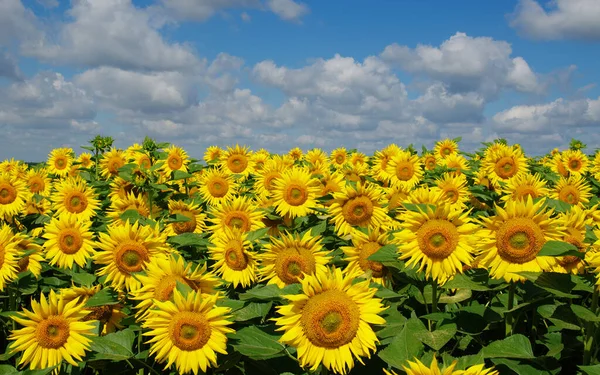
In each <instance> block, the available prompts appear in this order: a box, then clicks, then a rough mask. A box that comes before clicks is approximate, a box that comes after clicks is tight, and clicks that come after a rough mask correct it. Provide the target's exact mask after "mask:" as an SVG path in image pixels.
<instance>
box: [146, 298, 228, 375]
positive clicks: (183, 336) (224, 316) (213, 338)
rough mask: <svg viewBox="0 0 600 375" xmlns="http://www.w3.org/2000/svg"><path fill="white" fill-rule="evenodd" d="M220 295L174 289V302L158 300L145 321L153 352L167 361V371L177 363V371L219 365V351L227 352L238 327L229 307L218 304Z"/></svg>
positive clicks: (198, 369)
mask: <svg viewBox="0 0 600 375" xmlns="http://www.w3.org/2000/svg"><path fill="white" fill-rule="evenodd" d="M217 298H218V296H216V295H215V296H203V295H201V294H200V293H197V292H195V291H192V292H189V293H188V294H187V295H182V294H181V293H180V292H179V291H178V290H174V291H173V301H165V302H161V301H158V300H156V301H155V305H156V308H155V309H153V310H150V313H149V316H148V318H147V319H146V321H145V322H144V324H143V326H142V327H143V328H145V329H147V330H148V331H147V332H144V336H148V337H150V340H148V341H147V343H148V344H151V346H150V355H154V356H156V360H157V361H158V362H159V363H163V362H167V364H166V366H165V370H166V369H168V368H169V367H171V366H172V365H173V364H175V367H176V368H177V372H179V373H180V374H185V373H188V372H193V373H194V374H198V373H199V371H200V370H202V372H203V373H206V370H207V369H208V368H209V367H216V366H217V355H216V353H221V354H227V351H226V350H227V336H226V334H228V333H233V332H234V330H233V329H231V328H229V327H227V326H228V325H230V324H233V322H232V321H231V320H230V318H231V317H230V316H229V315H228V314H229V312H230V311H231V309H230V308H229V307H217V306H216V302H217Z"/></svg>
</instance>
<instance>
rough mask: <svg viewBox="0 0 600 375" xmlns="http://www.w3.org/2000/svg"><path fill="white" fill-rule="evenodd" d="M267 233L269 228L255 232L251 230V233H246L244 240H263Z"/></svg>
mask: <svg viewBox="0 0 600 375" xmlns="http://www.w3.org/2000/svg"><path fill="white" fill-rule="evenodd" d="M268 231H269V228H260V229H257V230H253V231H251V232H248V234H247V235H246V239H247V240H248V241H250V242H252V241H255V240H259V239H262V238H265V237H266V235H267V232H268Z"/></svg>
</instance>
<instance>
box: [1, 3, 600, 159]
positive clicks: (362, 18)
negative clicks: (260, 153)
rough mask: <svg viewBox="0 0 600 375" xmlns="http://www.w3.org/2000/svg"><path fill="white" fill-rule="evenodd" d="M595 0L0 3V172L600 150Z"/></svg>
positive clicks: (599, 33)
mask: <svg viewBox="0 0 600 375" xmlns="http://www.w3.org/2000/svg"><path fill="white" fill-rule="evenodd" d="M599 19H600V0H553V1H546V0H537V1H536V0H503V1H481V0H461V1H447V0H435V1H434V0H430V1H421V0H373V1H363V0H327V1H323V0H304V2H300V1H297V0H70V1H69V0H0V131H1V133H0V134H1V135H2V136H1V137H0V159H5V158H11V157H15V158H19V159H24V160H27V161H38V160H43V159H45V158H46V155H47V154H48V152H49V150H50V149H52V148H55V147H61V146H69V147H73V148H74V149H75V150H76V152H78V153H79V152H81V151H82V150H81V149H80V148H79V146H80V145H83V144H85V143H86V141H87V140H88V139H90V138H92V137H93V136H94V135H96V134H103V135H111V136H113V137H114V138H115V139H116V140H117V141H116V145H117V146H119V147H126V146H128V145H130V144H131V143H133V142H140V141H141V140H142V139H143V138H144V136H145V135H149V136H151V137H154V138H155V139H157V140H160V141H166V142H171V143H174V144H177V145H180V146H182V147H184V148H185V149H186V150H188V151H189V153H190V154H191V155H192V156H195V157H199V156H201V155H202V153H203V151H204V149H205V147H207V146H209V145H212V144H217V145H221V146H225V145H232V144H235V143H240V144H246V145H248V146H251V147H252V148H259V147H265V148H267V149H268V150H270V151H273V152H284V151H287V150H289V149H290V148H291V147H294V146H300V147H301V148H303V149H309V148H312V147H321V148H323V149H326V150H328V151H329V150H331V149H333V148H336V147H340V146H346V147H348V148H354V147H356V148H358V149H360V150H361V151H363V152H366V153H372V152H373V151H374V150H375V149H378V148H381V147H384V146H385V145H387V144H389V143H391V142H394V143H397V144H399V145H402V146H406V145H408V144H410V143H414V144H417V145H421V144H425V145H426V146H428V147H430V146H432V145H433V142H434V141H435V140H436V139H440V138H444V137H452V138H454V137H458V136H462V138H463V141H462V142H461V146H462V148H464V149H473V148H474V147H477V146H478V145H479V144H480V142H483V141H487V140H490V139H493V138H496V137H504V138H507V139H508V140H509V141H510V142H519V143H521V144H522V145H523V146H524V147H525V150H526V151H527V152H528V153H529V154H538V153H543V152H545V151H547V150H549V149H550V148H552V147H564V146H566V145H567V144H568V142H569V140H570V139H571V138H572V137H576V138H580V139H583V140H584V141H585V142H587V143H588V146H590V147H591V148H595V147H600V87H599V86H598V83H600V69H598V61H599V60H600V22H598V20H599Z"/></svg>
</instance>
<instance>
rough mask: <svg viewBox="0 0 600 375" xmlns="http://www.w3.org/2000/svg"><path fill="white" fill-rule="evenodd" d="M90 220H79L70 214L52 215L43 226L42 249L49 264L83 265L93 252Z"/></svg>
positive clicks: (70, 266)
mask: <svg viewBox="0 0 600 375" xmlns="http://www.w3.org/2000/svg"><path fill="white" fill-rule="evenodd" d="M91 226H92V223H91V222H90V221H79V220H77V218H76V217H75V216H72V215H60V216H59V217H54V218H52V220H50V222H49V223H47V224H46V225H45V226H44V232H45V234H44V236H43V237H44V238H45V239H46V242H44V250H45V252H46V259H47V260H49V263H50V265H53V266H54V265H58V267H60V268H67V269H71V268H73V263H75V264H77V265H78V266H79V267H85V265H86V263H87V261H88V259H90V258H91V257H92V256H93V254H94V242H93V241H92V232H91V231H90V227H91Z"/></svg>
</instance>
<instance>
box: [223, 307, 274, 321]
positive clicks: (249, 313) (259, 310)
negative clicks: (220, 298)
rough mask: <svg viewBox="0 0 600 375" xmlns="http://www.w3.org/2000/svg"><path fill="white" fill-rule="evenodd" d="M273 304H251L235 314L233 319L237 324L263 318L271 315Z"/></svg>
mask: <svg viewBox="0 0 600 375" xmlns="http://www.w3.org/2000/svg"><path fill="white" fill-rule="evenodd" d="M272 306H273V302H266V303H258V302H251V303H249V304H248V305H246V306H244V307H243V308H241V309H239V310H236V311H234V312H233V319H234V320H235V321H236V322H244V321H247V320H250V319H254V318H263V319H264V317H265V316H266V315H267V314H268V313H269V311H270V310H271V307H272Z"/></svg>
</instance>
